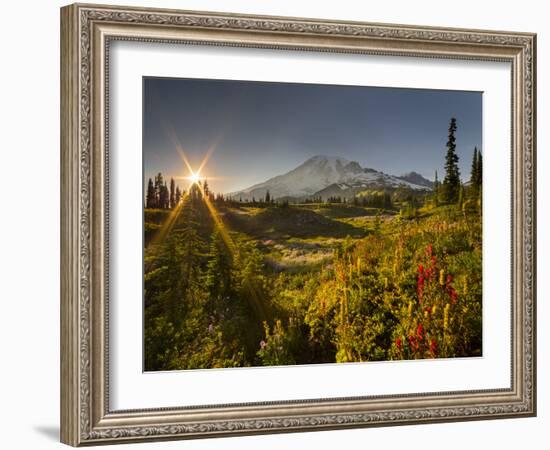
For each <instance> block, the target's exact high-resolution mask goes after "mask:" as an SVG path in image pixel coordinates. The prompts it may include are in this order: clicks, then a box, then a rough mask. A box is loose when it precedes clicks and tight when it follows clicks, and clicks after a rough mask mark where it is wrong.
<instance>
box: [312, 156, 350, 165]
mask: <svg viewBox="0 0 550 450" xmlns="http://www.w3.org/2000/svg"><path fill="white" fill-rule="evenodd" d="M327 162H339V163H340V164H342V165H343V166H345V165H346V164H348V163H349V161H348V160H347V159H345V158H340V157H339V156H328V155H316V156H312V157H311V158H309V159H308V160H307V161H306V162H304V165H305V164H311V163H327Z"/></svg>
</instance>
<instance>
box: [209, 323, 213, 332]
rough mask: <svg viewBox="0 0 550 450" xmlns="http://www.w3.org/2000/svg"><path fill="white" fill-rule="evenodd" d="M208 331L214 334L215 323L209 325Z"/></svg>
mask: <svg viewBox="0 0 550 450" xmlns="http://www.w3.org/2000/svg"><path fill="white" fill-rule="evenodd" d="M208 332H209V333H210V334H212V333H213V332H214V325H212V324H210V325H208Z"/></svg>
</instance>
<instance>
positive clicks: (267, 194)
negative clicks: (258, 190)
mask: <svg viewBox="0 0 550 450" xmlns="http://www.w3.org/2000/svg"><path fill="white" fill-rule="evenodd" d="M270 201H271V197H270V196H269V190H267V191H266V193H265V202H266V203H269V202H270Z"/></svg>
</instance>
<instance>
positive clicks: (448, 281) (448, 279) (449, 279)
mask: <svg viewBox="0 0 550 450" xmlns="http://www.w3.org/2000/svg"><path fill="white" fill-rule="evenodd" d="M452 282H453V276H452V275H450V274H449V275H447V287H449V286H450V285H451V283H452Z"/></svg>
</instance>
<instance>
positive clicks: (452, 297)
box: [449, 287, 458, 305]
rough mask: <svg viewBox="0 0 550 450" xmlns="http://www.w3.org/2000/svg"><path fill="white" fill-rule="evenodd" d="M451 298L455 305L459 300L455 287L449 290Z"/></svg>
mask: <svg viewBox="0 0 550 450" xmlns="http://www.w3.org/2000/svg"><path fill="white" fill-rule="evenodd" d="M449 296H450V297H451V301H452V302H453V305H454V304H455V303H456V301H457V299H458V294H457V293H456V291H455V290H454V288H453V287H451V288H450V289H449Z"/></svg>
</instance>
